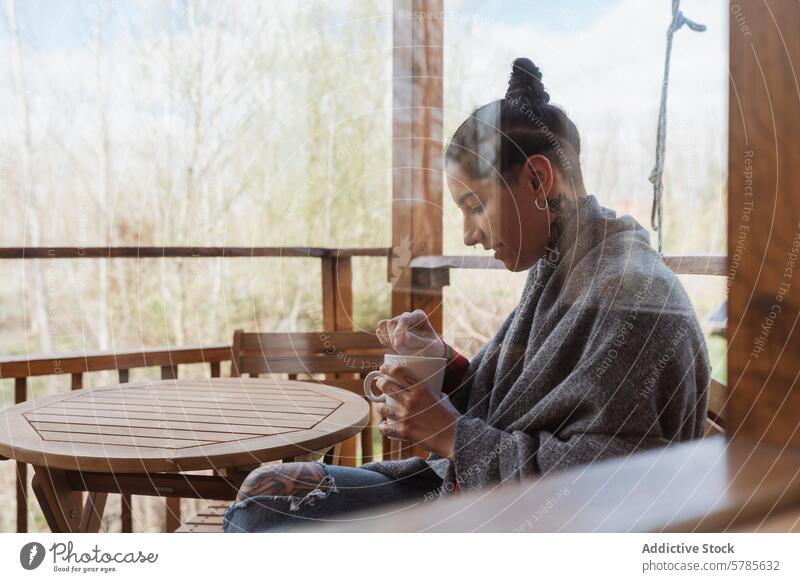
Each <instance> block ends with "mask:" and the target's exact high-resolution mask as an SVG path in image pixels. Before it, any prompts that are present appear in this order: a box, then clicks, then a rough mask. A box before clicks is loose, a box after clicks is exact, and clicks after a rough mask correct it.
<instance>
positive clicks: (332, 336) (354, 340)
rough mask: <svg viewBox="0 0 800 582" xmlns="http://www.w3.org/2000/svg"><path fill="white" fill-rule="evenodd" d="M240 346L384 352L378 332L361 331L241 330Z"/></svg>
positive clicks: (270, 350) (287, 350)
mask: <svg viewBox="0 0 800 582" xmlns="http://www.w3.org/2000/svg"><path fill="white" fill-rule="evenodd" d="M241 350H242V351H243V352H252V351H255V352H258V353H262V352H263V353H337V352H338V353H343V352H349V351H360V350H376V351H379V352H384V351H385V348H384V347H383V346H382V345H381V343H380V341H379V340H378V338H377V336H375V335H374V334H371V333H366V332H363V331H330V332H329V331H325V332H303V333H244V334H242V344H241Z"/></svg>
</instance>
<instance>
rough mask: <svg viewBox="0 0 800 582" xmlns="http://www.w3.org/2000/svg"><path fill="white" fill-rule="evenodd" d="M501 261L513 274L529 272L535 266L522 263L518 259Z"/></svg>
mask: <svg viewBox="0 0 800 582" xmlns="http://www.w3.org/2000/svg"><path fill="white" fill-rule="evenodd" d="M501 261H502V262H503V266H504V267H505V268H506V269H508V270H509V271H511V272H513V273H519V272H520V271H527V270H528V269H530V268H531V266H533V263H531V264H527V263H526V262H524V261H520V260H519V259H518V258H517V257H514V258H513V259H509V258H503V259H501ZM534 262H535V261H534Z"/></svg>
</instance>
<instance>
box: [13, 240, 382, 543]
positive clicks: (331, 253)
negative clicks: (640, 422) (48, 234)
mask: <svg viewBox="0 0 800 582" xmlns="http://www.w3.org/2000/svg"><path fill="white" fill-rule="evenodd" d="M391 254H392V252H391V249H390V248H340V249H331V248H322V247H51V248H47V247H19V248H0V259H7V260H14V259H48V260H52V259H104V258H105V259H107V258H114V259H126V258H130V259H141V258H165V259H167V258H211V257H227V258H234V257H239V258H318V259H320V260H321V262H322V275H321V284H322V303H323V304H322V328H323V329H324V330H326V331H347V330H352V329H353V323H352V321H353V291H352V278H353V277H352V258H353V257H356V256H360V257H386V258H387V259H391ZM391 273H392V269H391V260H389V268H387V279H390V277H391ZM231 335H232V333H231ZM230 359H231V347H230V346H229V345H211V346H193V347H174V348H171V347H168V348H143V349H142V350H130V351H124V352H95V353H76V354H56V355H41V356H39V355H33V356H10V357H0V380H3V379H14V402H15V403H16V404H19V403H21V402H24V401H25V400H27V398H28V378H30V377H34V376H52V375H62V374H69V375H70V376H71V380H70V386H71V388H72V389H73V390H78V389H81V388H82V387H83V379H84V374H86V373H88V372H98V371H104V370H116V371H117V373H118V377H119V382H120V383H127V382H128V380H129V374H130V370H131V369H134V368H143V367H154V366H158V367H160V368H161V377H162V378H164V379H170V378H177V377H178V366H179V365H180V364H199V363H202V364H207V365H208V366H209V374H210V376H211V377H212V378H213V377H219V375H220V364H221V362H224V361H229V360H230ZM342 448H343V450H342V456H343V457H345V458H351V459H355V456H356V455H355V452H356V450H355V449H356V440H355V438H354V439H349V440H348V441H347V442H346V443H344V444H343V445H342ZM16 469H17V475H16V501H17V512H16V513H17V516H16V517H17V519H16V522H17V531H18V532H26V531H27V530H28V520H27V507H28V503H27V499H28V494H27V466H26V465H25V464H23V463H17V465H16ZM122 501H123V503H122V531H131V529H132V523H131V509H130V499H129V498H127V499H125V498H123V500H122ZM179 501H180V500H179V499H177V498H167V515H166V527H165V529H166V531H173V530H174V529H176V528H177V527H178V525H179V522H180V504H179Z"/></svg>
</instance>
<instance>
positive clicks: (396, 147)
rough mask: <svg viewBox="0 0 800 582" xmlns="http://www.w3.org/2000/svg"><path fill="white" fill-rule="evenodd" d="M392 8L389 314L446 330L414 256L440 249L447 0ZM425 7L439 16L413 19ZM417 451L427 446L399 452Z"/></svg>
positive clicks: (438, 294) (411, 0) (436, 297)
mask: <svg viewBox="0 0 800 582" xmlns="http://www.w3.org/2000/svg"><path fill="white" fill-rule="evenodd" d="M393 8H394V13H393V41H392V42H393V52H392V55H393V57H392V75H393V83H392V100H393V102H392V144H393V145H392V248H393V256H392V258H391V260H390V262H389V281H390V282H391V284H392V314H393V315H398V314H400V313H402V312H404V311H413V310H414V309H422V310H423V311H425V312H426V313H427V314H428V316H429V318H430V321H431V324H432V325H433V327H434V329H436V330H437V331H438V332H439V333H442V330H443V327H444V322H443V315H442V288H441V287H435V286H429V285H428V283H430V282H429V281H426V282H424V283H425V286H420V285H415V284H414V281H413V279H412V273H411V268H410V266H409V260H410V259H411V258H413V257H416V256H419V255H441V254H442V224H443V214H442V202H443V196H442V184H443V161H442V149H443V148H442V143H443V142H442V99H443V93H442V89H443V76H442V73H443V66H444V62H443V47H442V45H443V40H444V19H443V17H442V10H443V2H442V0H394V7H393ZM422 12H424V13H426V14H427V13H430V14H434V15H438V17H437V18H424V19H420V18H415V17H414V15H416V14H420V13H422ZM384 442H385V441H384ZM397 446H398V443H396V442H395V441H392V449H393V451H392V455H393V456H396V452H397V451H395V450H394V449H395V448H396V447H397ZM415 453H418V454H424V451H414V450H412V449H411V448H409V447H403V448H402V449H401V450H400V453H399V454H400V456H408V455H412V454H415Z"/></svg>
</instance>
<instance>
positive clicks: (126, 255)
mask: <svg viewBox="0 0 800 582" xmlns="http://www.w3.org/2000/svg"><path fill="white" fill-rule="evenodd" d="M391 252H392V249H390V248H385V247H376V248H341V249H335V248H325V247H0V259H48V260H49V259H170V258H210V257H228V258H235V257H243V258H248V257H259V258H269V257H274V258H309V257H312V258H321V257H332V256H336V257H388V256H390V255H391Z"/></svg>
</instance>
